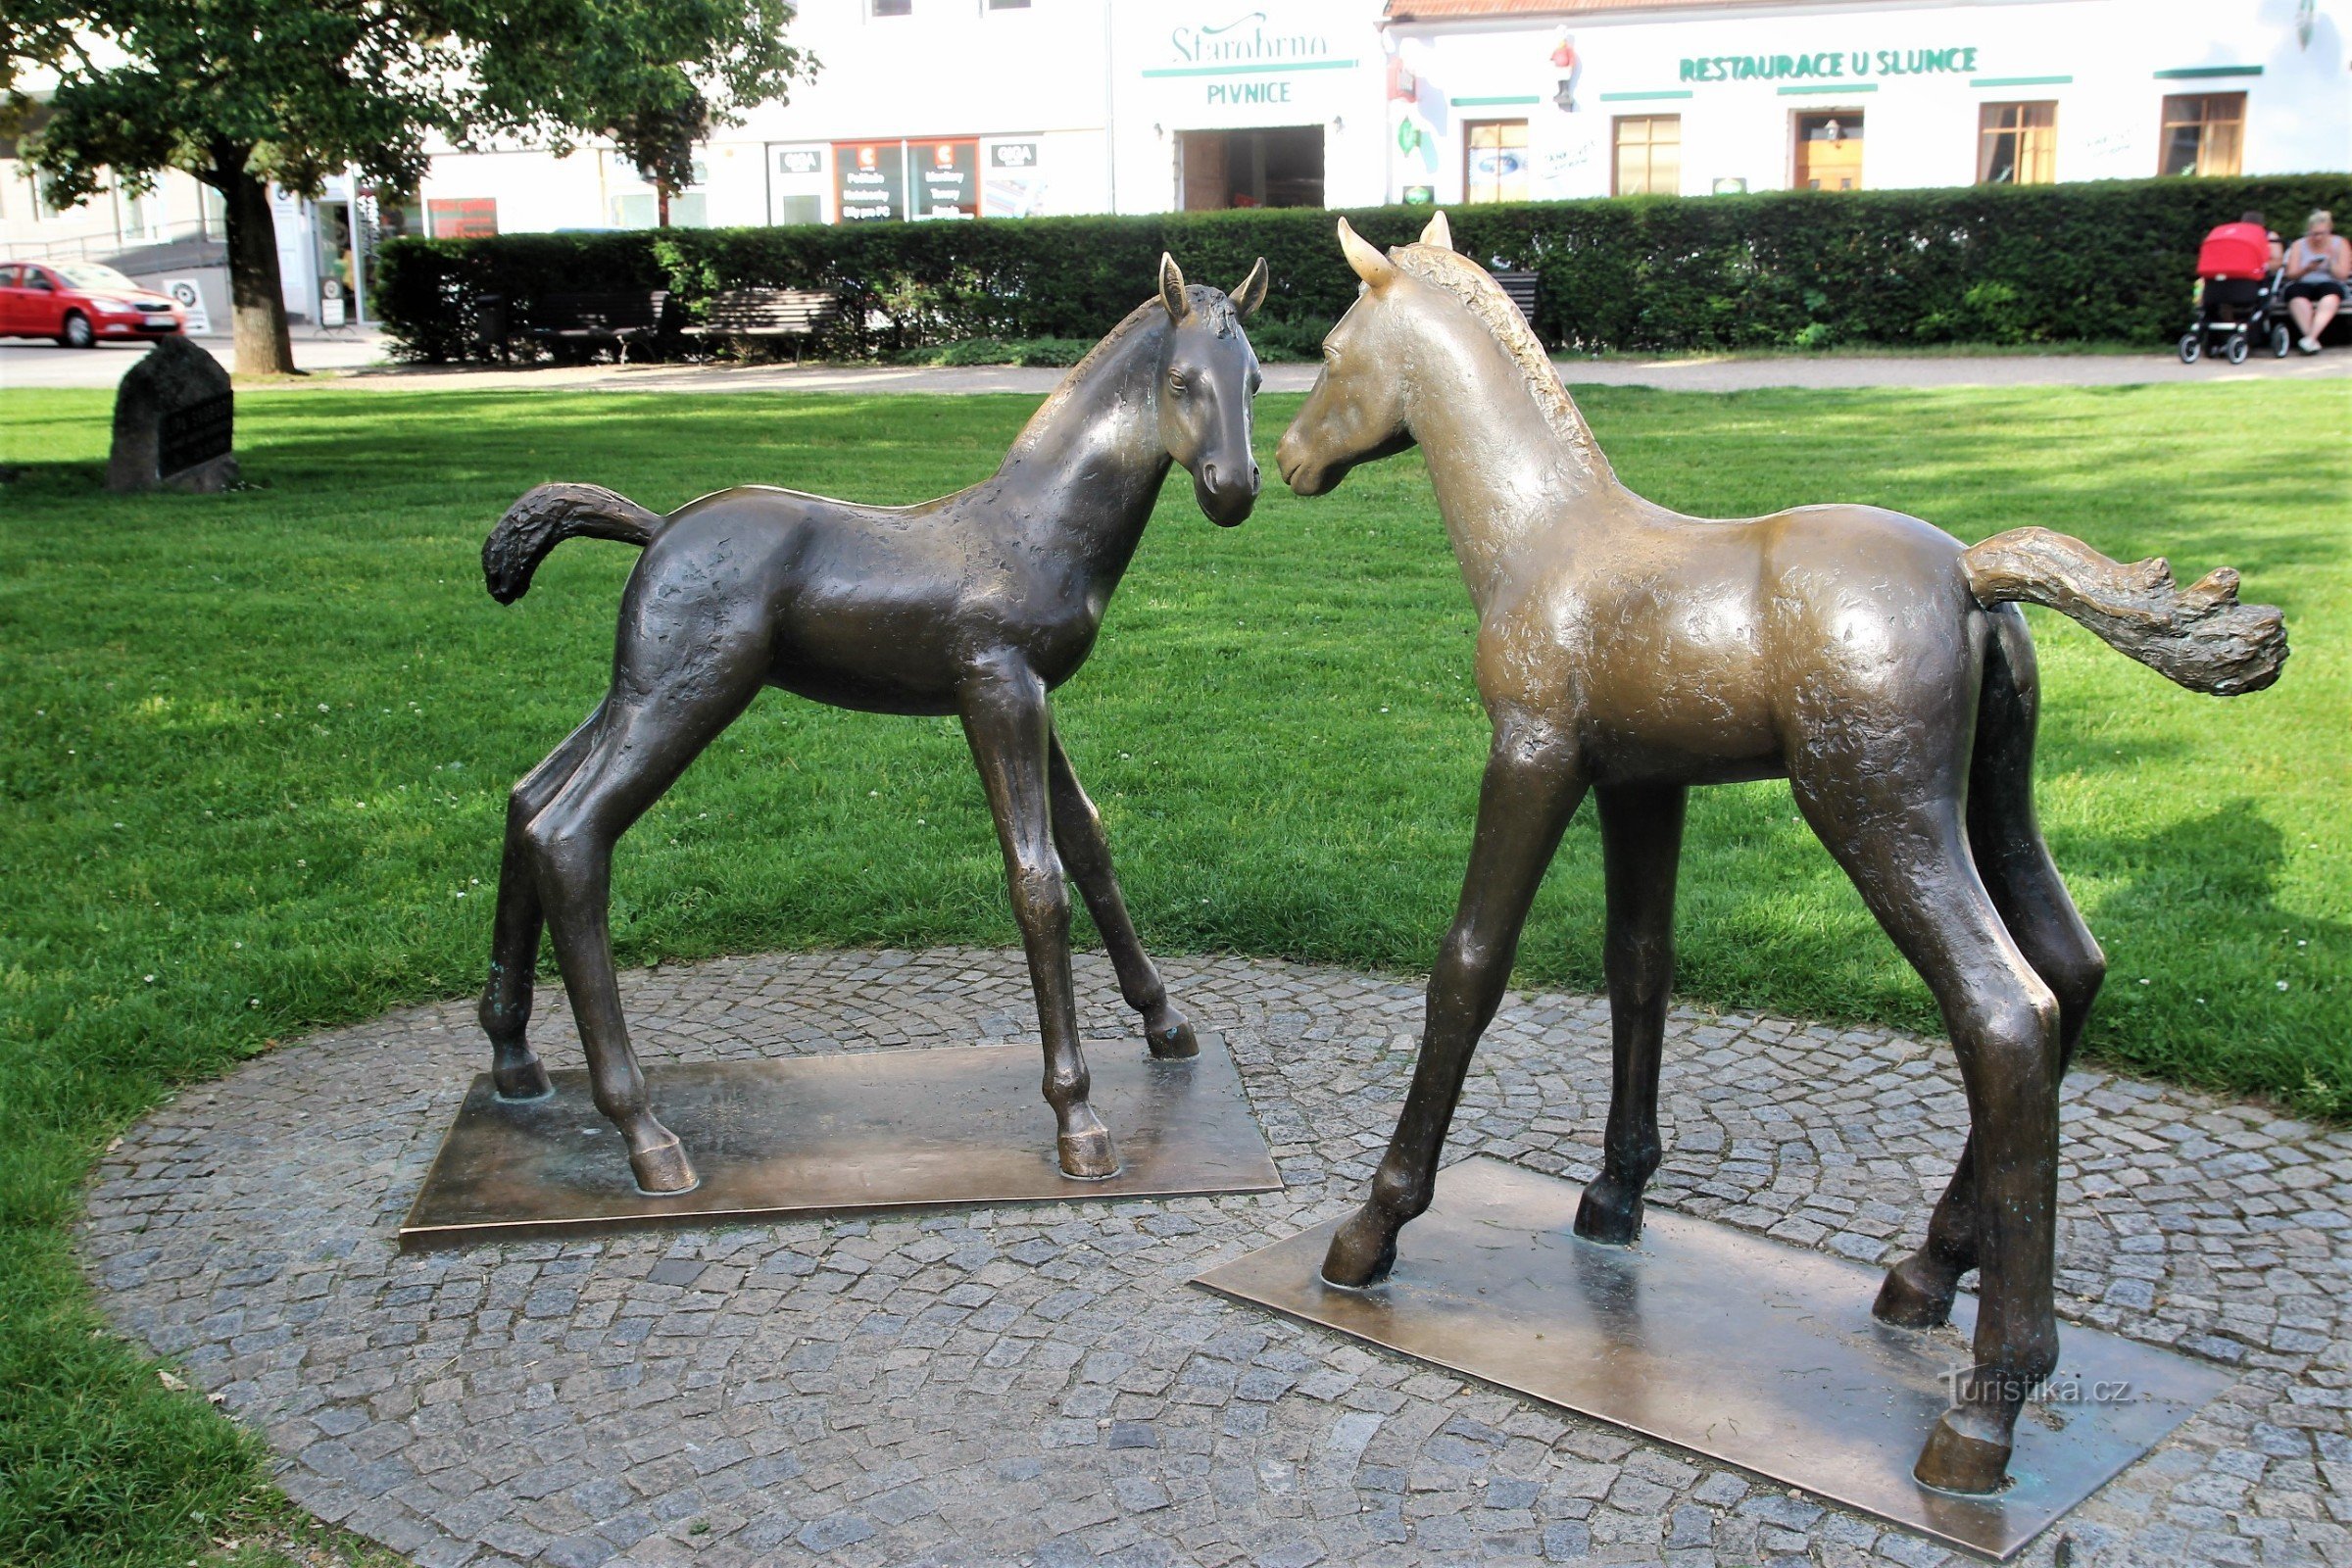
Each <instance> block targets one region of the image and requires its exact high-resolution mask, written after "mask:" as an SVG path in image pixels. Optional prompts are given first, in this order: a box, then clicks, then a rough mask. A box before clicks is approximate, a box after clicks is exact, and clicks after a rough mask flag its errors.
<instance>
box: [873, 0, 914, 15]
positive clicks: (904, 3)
mask: <svg viewBox="0 0 2352 1568" xmlns="http://www.w3.org/2000/svg"><path fill="white" fill-rule="evenodd" d="M873 6H874V15H875V16H877V17H911V16H913V15H914V0H873Z"/></svg>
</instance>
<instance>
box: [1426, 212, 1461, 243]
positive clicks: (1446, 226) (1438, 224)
mask: <svg viewBox="0 0 2352 1568" xmlns="http://www.w3.org/2000/svg"><path fill="white" fill-rule="evenodd" d="M1421 243H1422V244H1424V245H1427V246H1430V247H1432V248H1433V249H1436V250H1441V251H1449V250H1451V249H1453V225H1452V224H1450V223H1448V222H1446V215H1445V214H1444V213H1443V212H1440V213H1437V214H1434V215H1432V216H1431V218H1430V220H1429V226H1428V227H1427V228H1424V229H1423V230H1421Z"/></svg>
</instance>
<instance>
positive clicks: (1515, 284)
mask: <svg viewBox="0 0 2352 1568" xmlns="http://www.w3.org/2000/svg"><path fill="white" fill-rule="evenodd" d="M1494 278H1495V282H1496V283H1499V284H1500V285H1502V291H1503V293H1504V294H1506V295H1508V296H1510V301H1511V303H1512V304H1513V305H1516V306H1518V307H1519V314H1520V315H1521V316H1524V317H1526V318H1527V324H1528V325H1530V326H1533V325H1535V324H1536V274H1535V273H1533V272H1496V273H1495V274H1494Z"/></svg>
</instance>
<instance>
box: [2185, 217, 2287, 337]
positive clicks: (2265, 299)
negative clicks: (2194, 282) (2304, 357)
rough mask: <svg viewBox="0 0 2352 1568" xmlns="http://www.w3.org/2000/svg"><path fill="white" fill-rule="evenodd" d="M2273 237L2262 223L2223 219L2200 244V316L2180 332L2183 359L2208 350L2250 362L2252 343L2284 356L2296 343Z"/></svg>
mask: <svg viewBox="0 0 2352 1568" xmlns="http://www.w3.org/2000/svg"><path fill="white" fill-rule="evenodd" d="M2270 259H2271V236H2270V234H2269V232H2268V231H2266V230H2265V229H2264V228H2263V226H2262V225H2261V224H2260V223H2224V224H2222V225H2221V226H2220V227H2219V228H2216V229H2215V230H2214V231H2213V232H2212V233H2210V234H2208V235H2206V236H2205V243H2204V244H2203V245H2200V246H2199V247H2198V248H2197V279H2198V283H2199V287H2198V290H2197V319H2196V320H2195V321H2194V322H2193V323H2191V324H2190V326H2189V329H2188V330H2187V331H2185V332H2183V333H2181V334H2180V363H2181V364H2182V365H2194V364H2196V363H2197V361H2198V360H2200V359H2202V358H2204V357H2205V356H2206V355H2207V354H2217V355H2221V356H2223V357H2225V358H2227V359H2228V360H2229V363H2230V364H2231V365H2243V364H2245V363H2246V355H2247V354H2248V353H2250V352H2251V350H2252V345H2253V344H2255V343H2257V342H2267V343H2268V344H2269V345H2270V350H2271V353H2272V355H2273V356H2274V357H2276V358H2278V359H2281V360H2283V359H2285V358H2286V354H2287V350H2288V349H2290V348H2292V347H2293V346H2294V333H2292V332H2291V331H2289V330H2288V329H2287V318H2286V309H2285V307H2284V306H2283V305H2281V304H2280V303H2279V300H2278V285H2279V275H2278V273H2277V272H2275V271H2273V270H2271V266H2270Z"/></svg>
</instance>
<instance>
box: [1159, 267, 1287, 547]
mask: <svg viewBox="0 0 2352 1568" xmlns="http://www.w3.org/2000/svg"><path fill="white" fill-rule="evenodd" d="M1265 298H1266V262H1265V258H1264V257H1262V256H1261V257H1259V258H1258V261H1257V265H1256V266H1254V267H1252V268H1250V275H1249V276H1247V277H1245V278H1243V279H1242V282H1241V286H1240V287H1238V288H1236V289H1235V290H1234V291H1233V292H1232V293H1231V294H1225V293H1220V292H1219V291H1218V290H1216V289H1213V288H1201V287H1188V286H1187V285H1186V283H1185V281H1184V273H1183V271H1182V270H1179V269H1178V267H1177V266H1176V259H1175V258H1174V257H1172V256H1168V255H1165V254H1162V255H1161V257H1160V258H1159V303H1160V306H1161V307H1162V308H1163V309H1164V310H1165V311H1166V312H1167V313H1168V322H1169V330H1168V332H1167V333H1166V335H1165V338H1164V340H1163V347H1162V349H1161V352H1160V365H1159V379H1158V387H1157V402H1158V405H1159V435H1160V439H1161V441H1162V442H1164V443H1165V444H1166V446H1167V450H1168V456H1169V457H1170V458H1171V459H1173V460H1174V461H1175V462H1177V463H1179V464H1181V465H1183V466H1184V469H1185V471H1186V472H1188V473H1190V474H1191V475H1192V476H1193V496H1194V498H1195V499H1196V500H1198V501H1199V502H1200V503H1201V512H1202V513H1204V514H1205V515H1207V516H1208V518H1209V520H1210V521H1212V522H1214V523H1217V524H1219V525H1220V526H1222V527H1227V528H1230V527H1232V526H1234V525H1235V524H1236V523H1238V522H1241V521H1242V520H1243V519H1245V518H1247V517H1248V516H1249V515H1250V509H1251V508H1252V507H1254V506H1256V505H1257V482H1258V472H1257V458H1256V455H1255V453H1254V452H1252V450H1251V449H1250V431H1251V424H1250V400H1251V399H1252V398H1253V397H1254V396H1255V395H1256V393H1257V385H1258V370H1257V355H1256V353H1255V351H1253V350H1252V349H1251V348H1250V339H1249V337H1248V335H1247V334H1245V333H1244V332H1243V331H1242V321H1243V319H1245V318H1246V317H1248V316H1249V315H1250V313H1251V312H1253V311H1255V310H1256V309H1257V308H1258V306H1259V305H1261V304H1263V303H1264V301H1265Z"/></svg>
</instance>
